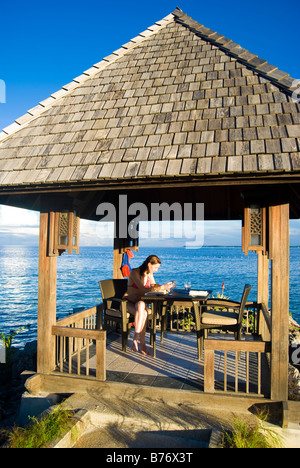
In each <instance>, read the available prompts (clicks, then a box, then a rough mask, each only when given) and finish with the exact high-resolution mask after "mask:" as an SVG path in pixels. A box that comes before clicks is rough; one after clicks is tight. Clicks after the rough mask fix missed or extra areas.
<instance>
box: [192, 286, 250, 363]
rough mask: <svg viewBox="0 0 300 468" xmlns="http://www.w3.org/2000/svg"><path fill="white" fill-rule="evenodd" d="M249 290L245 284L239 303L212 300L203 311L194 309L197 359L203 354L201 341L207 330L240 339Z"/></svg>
mask: <svg viewBox="0 0 300 468" xmlns="http://www.w3.org/2000/svg"><path fill="white" fill-rule="evenodd" d="M250 290H251V285H250V284H245V287H244V291H243V294H242V299H241V302H236V301H229V300H227V299H213V298H212V299H208V300H207V302H206V304H205V308H203V311H201V308H200V307H199V306H198V307H195V315H196V331H197V342H198V358H199V359H201V357H202V354H203V340H204V337H205V336H206V334H207V330H211V329H218V330H224V331H232V332H234V334H235V339H236V340H240V339H241V330H242V320H243V315H244V311H245V306H246V302H247V298H248V296H249V293H250Z"/></svg>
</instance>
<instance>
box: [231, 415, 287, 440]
mask: <svg viewBox="0 0 300 468" xmlns="http://www.w3.org/2000/svg"><path fill="white" fill-rule="evenodd" d="M267 416H268V415H267V414H263V413H261V414H259V418H260V419H258V420H257V422H256V423H254V424H251V425H250V424H249V423H247V422H245V421H243V420H241V419H238V418H235V419H234V421H233V424H232V429H231V431H224V432H223V446H224V447H225V448H281V447H282V446H283V441H282V438H281V437H280V435H279V434H278V433H277V432H276V431H274V430H272V429H270V428H267V427H264V426H263V422H264V421H266V420H267ZM261 419H262V421H261Z"/></svg>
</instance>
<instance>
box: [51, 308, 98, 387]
mask: <svg viewBox="0 0 300 468" xmlns="http://www.w3.org/2000/svg"><path fill="white" fill-rule="evenodd" d="M101 311H102V305H100V306H98V307H92V308H91V309H87V310H84V311H82V312H78V313H76V314H73V315H70V316H68V317H65V318H63V319H61V320H59V321H58V322H57V323H56V325H55V326H53V327H52V334H53V335H55V337H56V369H55V370H56V372H59V373H62V374H63V373H67V374H69V375H78V376H80V375H82V373H83V372H84V374H85V376H87V377H95V378H96V379H97V380H106V331H103V330H97V329H96V328H97V317H98V316H99V314H100V313H101ZM91 351H92V353H93V355H94V356H95V360H96V363H95V366H94V367H93V371H92V372H91V369H90V358H91ZM94 368H95V371H94Z"/></svg>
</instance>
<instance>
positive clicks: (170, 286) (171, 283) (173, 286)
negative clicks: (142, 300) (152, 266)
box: [161, 281, 175, 290]
mask: <svg viewBox="0 0 300 468" xmlns="http://www.w3.org/2000/svg"><path fill="white" fill-rule="evenodd" d="M161 288H162V289H163V290H164V289H167V290H170V289H171V288H175V281H169V282H168V283H166V284H164V285H163V286H162V287H161Z"/></svg>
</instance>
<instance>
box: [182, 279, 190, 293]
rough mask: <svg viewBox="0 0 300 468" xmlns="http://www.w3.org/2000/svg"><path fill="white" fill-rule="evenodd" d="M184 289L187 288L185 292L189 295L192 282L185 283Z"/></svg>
mask: <svg viewBox="0 0 300 468" xmlns="http://www.w3.org/2000/svg"><path fill="white" fill-rule="evenodd" d="M184 288H185V291H186V292H187V293H189V292H190V290H191V282H190V281H185V282H184Z"/></svg>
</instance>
